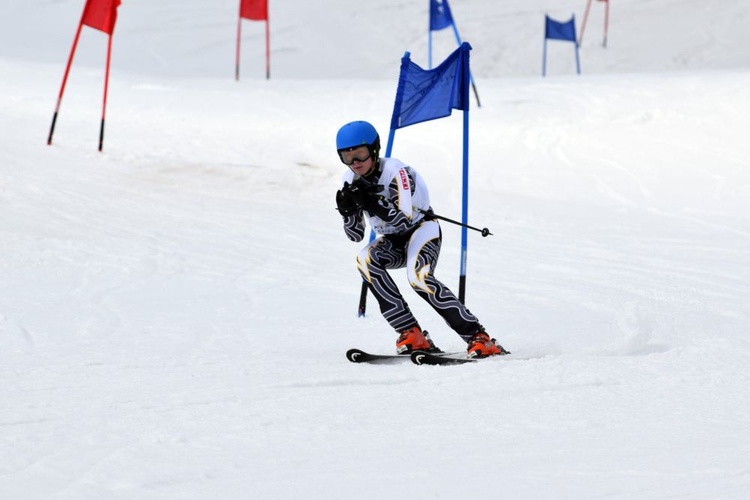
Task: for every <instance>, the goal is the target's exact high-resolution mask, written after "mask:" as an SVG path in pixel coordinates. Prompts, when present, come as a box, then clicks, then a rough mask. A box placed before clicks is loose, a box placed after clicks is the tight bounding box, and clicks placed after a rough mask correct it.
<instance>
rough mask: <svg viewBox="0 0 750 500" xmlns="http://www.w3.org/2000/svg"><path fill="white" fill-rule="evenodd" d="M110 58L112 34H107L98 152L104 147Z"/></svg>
mask: <svg viewBox="0 0 750 500" xmlns="http://www.w3.org/2000/svg"><path fill="white" fill-rule="evenodd" d="M111 56H112V34H111V33H110V34H109V41H108V42H107V68H106V69H105V71H104V99H103V100H102V124H101V128H100V129H99V151H101V150H102V147H103V146H104V117H105V115H106V112H107V92H108V89H109V61H110V59H111Z"/></svg>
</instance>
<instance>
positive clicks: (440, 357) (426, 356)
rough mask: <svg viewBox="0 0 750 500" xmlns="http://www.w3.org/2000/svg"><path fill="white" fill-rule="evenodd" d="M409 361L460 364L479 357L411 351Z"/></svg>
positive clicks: (424, 363) (427, 363)
mask: <svg viewBox="0 0 750 500" xmlns="http://www.w3.org/2000/svg"><path fill="white" fill-rule="evenodd" d="M410 358H411V361H412V363H414V364H415V365H462V364H464V363H475V362H476V361H478V360H479V359H485V358H467V357H466V354H465V353H446V354H433V353H430V352H425V351H414V352H413V353H411V356H410Z"/></svg>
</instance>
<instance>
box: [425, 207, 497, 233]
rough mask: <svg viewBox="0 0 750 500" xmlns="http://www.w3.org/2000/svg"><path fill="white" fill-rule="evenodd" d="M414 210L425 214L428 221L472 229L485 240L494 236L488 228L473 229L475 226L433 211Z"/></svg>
mask: <svg viewBox="0 0 750 500" xmlns="http://www.w3.org/2000/svg"><path fill="white" fill-rule="evenodd" d="M414 210H416V211H417V212H419V213H422V214H424V216H425V219H427V220H431V219H440V220H444V221H445V222H450V223H451V224H455V225H457V226H461V227H465V228H467V229H472V230H474V231H479V232H480V233H482V237H483V238H485V237H487V236H493V234H492V233H491V232H490V230H489V229H487V228H486V227H485V228H482V229H479V228H478V227H473V226H470V225H468V224H463V223H461V222H458V221H457V220H453V219H449V218H448V217H443V216H442V215H438V214H436V213H435V212H433V211H432V210H421V209H419V208H414Z"/></svg>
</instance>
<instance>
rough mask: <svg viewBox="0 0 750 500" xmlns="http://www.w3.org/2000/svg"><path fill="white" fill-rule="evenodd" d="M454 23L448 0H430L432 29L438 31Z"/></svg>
mask: <svg viewBox="0 0 750 500" xmlns="http://www.w3.org/2000/svg"><path fill="white" fill-rule="evenodd" d="M451 24H453V15H452V14H451V8H450V5H448V0H430V31H438V30H441V29H443V28H447V27H448V26H450V25H451Z"/></svg>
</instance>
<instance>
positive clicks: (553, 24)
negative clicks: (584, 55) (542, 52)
mask: <svg viewBox="0 0 750 500" xmlns="http://www.w3.org/2000/svg"><path fill="white" fill-rule="evenodd" d="M545 19H546V20H547V22H546V25H545V28H544V37H545V38H548V39H550V40H568V41H571V42H576V23H575V17H572V18H571V19H570V21H568V22H567V23H561V22H559V21H555V20H554V19H551V18H550V17H549V16H545Z"/></svg>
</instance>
